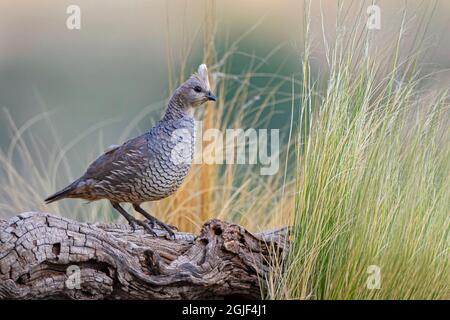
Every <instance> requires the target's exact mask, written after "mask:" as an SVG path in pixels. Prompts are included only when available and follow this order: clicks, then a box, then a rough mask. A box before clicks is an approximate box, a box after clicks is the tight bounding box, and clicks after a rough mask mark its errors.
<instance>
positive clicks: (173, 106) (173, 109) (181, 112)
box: [163, 92, 193, 121]
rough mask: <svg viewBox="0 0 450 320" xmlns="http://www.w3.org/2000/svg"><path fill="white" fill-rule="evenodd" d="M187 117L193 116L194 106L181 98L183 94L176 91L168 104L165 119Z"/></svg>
mask: <svg viewBox="0 0 450 320" xmlns="http://www.w3.org/2000/svg"><path fill="white" fill-rule="evenodd" d="M186 117H191V118H192V117H193V108H192V107H191V106H189V105H187V104H186V103H185V102H184V101H183V99H182V98H181V95H179V94H177V92H175V94H174V95H173V96H172V97H171V98H170V100H169V103H168V104H167V109H166V113H165V114H164V117H163V120H166V121H168V120H177V119H181V118H186Z"/></svg>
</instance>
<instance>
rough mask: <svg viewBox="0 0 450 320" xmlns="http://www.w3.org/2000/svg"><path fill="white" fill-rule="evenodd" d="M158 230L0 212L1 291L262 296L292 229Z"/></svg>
mask: <svg viewBox="0 0 450 320" xmlns="http://www.w3.org/2000/svg"><path fill="white" fill-rule="evenodd" d="M157 233H158V237H154V236H151V235H149V234H147V233H145V232H144V231H143V229H138V230H136V231H133V230H131V229H130V228H129V227H128V226H127V225H120V224H88V223H79V222H76V221H73V220H70V219H66V218H62V217H59V216H54V215H51V214H48V213H38V212H27V213H22V214H20V215H18V216H16V217H14V218H12V219H10V220H9V221H3V220H0V299H220V298H229V297H232V298H252V299H257V298H260V297H261V290H263V288H261V284H262V283H264V281H261V280H262V279H264V277H265V276H266V275H267V273H268V271H269V266H270V260H271V258H273V257H274V256H275V255H284V254H285V252H286V244H287V236H288V231H287V229H286V228H285V229H280V230H276V231H272V232H264V233H259V234H255V235H253V234H251V233H249V232H248V231H246V230H245V229H244V228H243V227H241V226H239V225H236V224H230V223H227V222H223V221H220V220H210V221H208V222H206V223H205V224H204V226H203V228H202V230H201V232H200V234H199V235H198V236H194V235H193V234H189V233H182V232H177V233H176V235H175V239H168V238H166V237H165V236H164V235H165V233H164V232H163V231H162V230H161V231H159V230H157Z"/></svg>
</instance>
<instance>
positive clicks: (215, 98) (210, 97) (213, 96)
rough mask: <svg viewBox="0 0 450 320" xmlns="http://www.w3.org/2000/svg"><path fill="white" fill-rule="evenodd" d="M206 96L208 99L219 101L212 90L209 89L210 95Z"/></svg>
mask: <svg viewBox="0 0 450 320" xmlns="http://www.w3.org/2000/svg"><path fill="white" fill-rule="evenodd" d="M206 97H207V98H208V100H211V101H217V97H216V96H215V95H214V94H213V93H212V92H211V91H208V95H207V96H206Z"/></svg>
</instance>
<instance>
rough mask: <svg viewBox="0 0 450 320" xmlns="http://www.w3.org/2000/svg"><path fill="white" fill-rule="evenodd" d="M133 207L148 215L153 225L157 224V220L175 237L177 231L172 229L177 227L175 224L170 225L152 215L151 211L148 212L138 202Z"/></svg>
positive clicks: (145, 215)
mask: <svg viewBox="0 0 450 320" xmlns="http://www.w3.org/2000/svg"><path fill="white" fill-rule="evenodd" d="M133 208H134V210H136V211H137V212H139V213H140V214H142V215H143V216H144V217H146V218H147V219H148V220H149V221H150V224H151V225H152V227H153V226H154V225H155V222H156V223H157V224H158V225H159V226H161V227H162V228H164V229H165V230H166V231H167V232H168V233H169V235H170V236H171V237H172V238H175V233H174V232H173V231H172V229H176V228H175V227H174V226H170V225H167V224H165V223H164V222H162V221H159V220H158V219H156V218H155V217H154V216H152V215H151V214H150V213H148V212H147V211H145V210H144V209H142V208H141V206H140V205H138V204H133Z"/></svg>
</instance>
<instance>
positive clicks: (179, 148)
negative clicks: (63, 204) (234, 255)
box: [45, 65, 216, 235]
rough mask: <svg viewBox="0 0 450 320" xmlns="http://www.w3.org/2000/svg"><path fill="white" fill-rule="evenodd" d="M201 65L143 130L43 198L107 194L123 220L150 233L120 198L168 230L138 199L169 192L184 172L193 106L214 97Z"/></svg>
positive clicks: (191, 146) (160, 196)
mask: <svg viewBox="0 0 450 320" xmlns="http://www.w3.org/2000/svg"><path fill="white" fill-rule="evenodd" d="M215 99H216V98H215V96H214V95H213V94H212V93H211V91H210V87H209V81H208V74H207V69H206V66H205V65H200V67H199V69H198V73H196V74H193V75H192V76H191V77H190V78H189V79H188V80H187V81H186V82H185V83H183V84H182V85H181V86H180V87H179V88H177V89H176V90H175V92H174V94H173V95H172V97H171V98H170V99H169V103H168V106H167V110H166V113H165V115H164V117H163V118H162V119H161V120H160V121H159V122H158V123H157V124H156V125H155V126H154V127H153V128H151V129H150V130H149V131H148V132H146V133H144V134H143V135H141V136H138V137H136V138H133V139H130V140H128V141H126V142H125V143H123V144H122V145H120V146H113V147H110V148H109V149H108V150H106V151H105V153H103V154H102V155H101V156H99V157H98V158H97V159H96V160H95V161H94V162H92V163H91V164H90V165H89V167H88V169H87V170H86V172H85V174H84V175H83V176H82V177H81V178H79V179H77V180H75V181H74V182H73V183H71V184H70V185H69V186H68V187H66V188H64V189H63V190H61V191H59V192H57V193H55V194H54V195H52V196H50V197H48V198H47V199H45V201H46V203H51V202H53V201H57V200H60V199H63V198H81V199H86V200H90V201H95V200H99V199H108V200H110V201H111V204H112V205H113V207H114V208H115V209H117V210H118V211H119V212H120V213H121V214H122V215H123V216H124V217H125V218H126V219H127V220H128V222H129V223H130V224H131V225H132V226H133V227H135V226H136V225H141V226H143V227H144V228H146V229H147V230H148V231H149V232H151V233H154V232H153V231H152V230H151V228H150V227H149V225H148V224H146V223H144V222H143V221H140V220H137V219H135V218H133V217H132V216H131V215H129V214H128V213H127V212H126V211H125V210H124V209H123V208H122V207H121V206H120V203H121V202H128V203H132V204H133V207H134V208H135V210H137V211H138V212H140V213H142V214H143V215H144V216H145V217H146V218H147V219H149V220H150V226H151V227H153V226H154V223H155V222H156V223H158V224H159V225H160V226H162V227H163V228H165V229H166V230H167V231H168V232H169V233H170V234H171V235H173V232H172V230H171V228H170V227H169V226H167V225H166V224H164V223H162V222H161V221H159V220H157V219H156V218H154V217H153V216H151V215H150V214H148V213H147V212H145V211H144V210H143V209H142V208H141V207H140V204H141V203H143V202H147V201H155V200H160V199H163V198H166V197H168V196H170V195H171V194H173V193H174V192H175V191H176V190H177V189H178V188H179V187H180V185H181V183H182V182H183V180H184V178H185V177H186V176H187V174H188V172H189V169H190V167H191V163H192V159H193V154H194V146H195V122H194V117H193V108H195V107H197V106H200V105H202V104H203V103H205V102H206V101H208V100H214V101H215Z"/></svg>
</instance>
